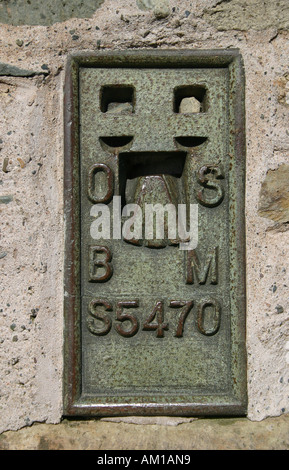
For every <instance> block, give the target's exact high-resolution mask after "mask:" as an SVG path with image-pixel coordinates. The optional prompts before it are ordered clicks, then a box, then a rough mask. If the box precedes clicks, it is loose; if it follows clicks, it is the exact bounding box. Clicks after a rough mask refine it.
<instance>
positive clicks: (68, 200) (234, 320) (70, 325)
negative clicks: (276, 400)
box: [64, 50, 246, 416]
mask: <svg viewBox="0 0 289 470" xmlns="http://www.w3.org/2000/svg"><path fill="white" fill-rule="evenodd" d="M192 96H194V97H195V98H197V100H198V102H200V109H199V110H198V112H185V113H184V112H181V109H182V108H181V107H180V106H181V103H182V100H183V98H187V97H192ZM65 158H66V162H65V204H66V210H65V214H66V274H65V320H66V323H65V380H64V385H65V386H64V406H65V414H66V415H95V416H97V415H112V414H175V415H184V414H186V415H216V414H219V415H230V414H231V415H234V414H235V415H236V414H245V412H246V356H245V271H244V256H245V243H244V172H245V146H244V78H243V69H242V62H241V58H240V56H239V54H238V51H232V50H229V51H178V52H176V51H174V52H172V51H165V52H164V51H154V52H148V51H138V52H118V53H108V54H97V55H93V54H82V55H80V56H73V57H71V59H70V62H69V64H68V67H67V79H66V87H65ZM116 195H120V196H121V198H122V201H121V202H122V206H124V205H125V204H128V203H137V204H139V205H140V206H141V207H143V206H144V204H145V203H152V204H156V203H157V202H160V203H161V204H166V203H171V204H174V205H175V206H177V204H186V205H187V207H189V205H190V204H198V215H199V219H198V220H199V226H198V229H199V231H198V235H199V240H198V246H197V247H196V249H194V250H190V251H183V250H180V249H179V245H178V240H171V239H169V237H165V236H164V237H163V238H162V239H161V240H156V239H153V240H147V239H145V238H144V239H142V240H139V239H137V240H133V241H132V242H130V241H129V240H126V239H125V236H124V234H122V236H121V239H112V238H111V239H105V240H97V241H96V240H93V238H92V237H91V231H90V228H91V224H92V222H93V220H95V218H94V217H92V216H91V209H92V207H93V206H94V205H95V204H97V203H102V204H104V205H106V206H107V207H109V208H110V209H111V210H112V209H113V207H114V202H113V201H114V199H113V196H116Z"/></svg>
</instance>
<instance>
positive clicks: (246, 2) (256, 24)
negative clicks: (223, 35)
mask: <svg viewBox="0 0 289 470" xmlns="http://www.w3.org/2000/svg"><path fill="white" fill-rule="evenodd" d="M213 3H214V4H213V5H212V7H211V8H208V9H207V11H206V14H205V17H206V18H207V19H208V21H209V22H210V23H211V24H212V25H214V26H215V27H216V28H217V29H218V30H219V31H229V30H232V29H235V30H239V31H249V30H250V29H252V28H253V29H256V30H262V29H267V28H271V27H274V28H276V29H278V30H284V29H287V30H288V28H289V4H288V1H287V0H279V1H278V2H272V1H270V0H215V1H214V2H213Z"/></svg>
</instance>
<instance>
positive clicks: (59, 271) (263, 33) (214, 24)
mask: <svg viewBox="0 0 289 470" xmlns="http://www.w3.org/2000/svg"><path fill="white" fill-rule="evenodd" d="M0 23H1V24H0V30H1V34H0V44H1V63H0V102H1V115H0V213H1V219H0V223H1V233H0V267H1V286H0V315H1V317H0V318H1V322H0V343H1V357H0V374H1V384H0V407H1V408H0V409H1V413H0V432H3V431H6V430H17V429H19V428H21V427H24V426H27V425H31V424H32V423H33V422H46V423H59V422H60V421H61V418H62V371H63V359H62V347H63V295H64V293H63V259H64V221H63V82H64V73H65V65H66V61H67V56H68V54H70V53H71V52H76V51H93V52H95V51H97V50H113V49H140V48H142V49H143V48H146V49H152V48H153V49H156V48H157V49H226V48H238V49H239V50H240V53H241V54H242V56H243V60H244V66H245V74H246V138H247V180H246V183H247V189H246V234H247V242H246V243H247V246H246V249H247V353H248V395H249V406H248V418H249V419H250V420H254V421H260V420H263V419H264V418H266V417H270V416H271V417H272V416H279V415H281V414H283V413H288V412H289V400H288V398H289V296H288V286H289V279H288V273H289V248H288V247H289V243H288V242H289V231H288V229H289V193H288V191H289V186H288V174H289V130H288V129H289V128H288V109H289V41H288V35H289V34H288V29H289V4H288V1H287V0H279V1H278V2H272V1H269V0H247V1H245V0H223V1H222V0H194V1H192V0H191V1H190V0H182V1H173V0H118V1H113V0H104V1H88V2H81V1H78V0H74V1H71V2H63V1H60V0H59V1H57V0H50V1H47V2H35V1H33V0H27V1H25V0H1V1H0Z"/></svg>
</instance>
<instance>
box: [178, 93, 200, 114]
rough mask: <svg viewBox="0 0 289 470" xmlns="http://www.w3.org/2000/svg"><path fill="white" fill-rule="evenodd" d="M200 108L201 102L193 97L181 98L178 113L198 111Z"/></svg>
mask: <svg viewBox="0 0 289 470" xmlns="http://www.w3.org/2000/svg"><path fill="white" fill-rule="evenodd" d="M200 110H201V103H200V102H199V101H198V100H197V99H196V98H194V97H192V98H183V99H182V101H181V103H180V109H179V112H180V113H199V112H200Z"/></svg>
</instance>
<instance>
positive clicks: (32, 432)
mask: <svg viewBox="0 0 289 470" xmlns="http://www.w3.org/2000/svg"><path fill="white" fill-rule="evenodd" d="M288 420H289V417H288V415H287V416H282V417H279V418H271V419H267V420H264V421H262V422H261V423H252V422H250V421H249V420H247V419H230V418H229V419H200V420H196V421H193V422H185V423H181V424H178V425H176V424H173V425H170V424H169V423H168V422H167V423H166V422H164V424H159V422H158V421H157V420H156V421H155V422H153V418H142V420H141V422H140V424H130V423H126V422H119V423H112V422H107V421H103V420H101V421H75V422H73V421H63V422H62V423H61V424H58V425H51V424H50V425H49V424H35V425H33V426H31V427H28V428H25V429H21V430H20V431H18V432H11V431H10V432H6V433H4V434H2V435H1V436H0V450H23V449H25V450H105V451H108V454H109V450H112V451H113V450H126V451H129V450H145V451H147V450H180V451H181V450H184V451H186V450H288V449H289V433H288V424H289V422H288ZM114 455H115V454H114ZM128 455H129V454H128Z"/></svg>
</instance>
